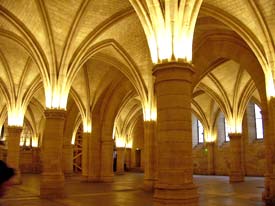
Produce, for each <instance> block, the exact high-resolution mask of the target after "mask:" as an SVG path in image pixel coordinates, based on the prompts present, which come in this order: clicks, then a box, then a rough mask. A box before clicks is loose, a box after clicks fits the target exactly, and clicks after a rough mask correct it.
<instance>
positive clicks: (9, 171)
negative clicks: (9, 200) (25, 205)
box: [0, 160, 15, 197]
mask: <svg viewBox="0 0 275 206" xmlns="http://www.w3.org/2000/svg"><path fill="white" fill-rule="evenodd" d="M14 174H15V172H14V169H13V168H10V167H8V166H7V164H6V163H5V162H4V161H2V160H0V197H3V196H4V195H5V192H6V191H7V189H8V187H9V186H10V185H11V183H10V181H9V180H10V179H11V178H12V177H13V176H14Z"/></svg>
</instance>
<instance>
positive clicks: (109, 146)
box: [100, 139, 114, 182]
mask: <svg viewBox="0 0 275 206" xmlns="http://www.w3.org/2000/svg"><path fill="white" fill-rule="evenodd" d="M113 149H114V142H113V140H112V139H110V140H102V141H101V162H100V164H101V168H100V169H101V171H100V181H102V182H112V181H113V178H114V172H113Z"/></svg>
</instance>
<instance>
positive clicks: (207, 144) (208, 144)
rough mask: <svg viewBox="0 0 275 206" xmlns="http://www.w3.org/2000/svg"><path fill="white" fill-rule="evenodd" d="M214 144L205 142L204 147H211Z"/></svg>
mask: <svg viewBox="0 0 275 206" xmlns="http://www.w3.org/2000/svg"><path fill="white" fill-rule="evenodd" d="M214 144H215V142H205V145H206V146H212V145H214Z"/></svg>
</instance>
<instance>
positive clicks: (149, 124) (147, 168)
mask: <svg viewBox="0 0 275 206" xmlns="http://www.w3.org/2000/svg"><path fill="white" fill-rule="evenodd" d="M154 131H155V122H154V121H145V122H144V158H145V160H144V161H145V162H144V190H146V191H153V188H154V184H155V180H156V179H155V178H156V177H155V176H156V175H155V158H156V154H155V152H156V150H155V136H154V135H155V134H154Z"/></svg>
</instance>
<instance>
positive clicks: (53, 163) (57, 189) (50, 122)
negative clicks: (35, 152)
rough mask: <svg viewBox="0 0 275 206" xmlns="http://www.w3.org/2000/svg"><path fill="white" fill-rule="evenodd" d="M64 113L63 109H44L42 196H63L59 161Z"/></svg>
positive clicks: (62, 176)
mask: <svg viewBox="0 0 275 206" xmlns="http://www.w3.org/2000/svg"><path fill="white" fill-rule="evenodd" d="M65 114H66V111H65V110H57V109H48V110H45V116H46V123H45V129H44V134H43V143H42V177H41V184H40V196H41V197H42V198H52V197H63V196H64V175H63V171H62V163H61V161H62V147H63V130H64V121H65Z"/></svg>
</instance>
